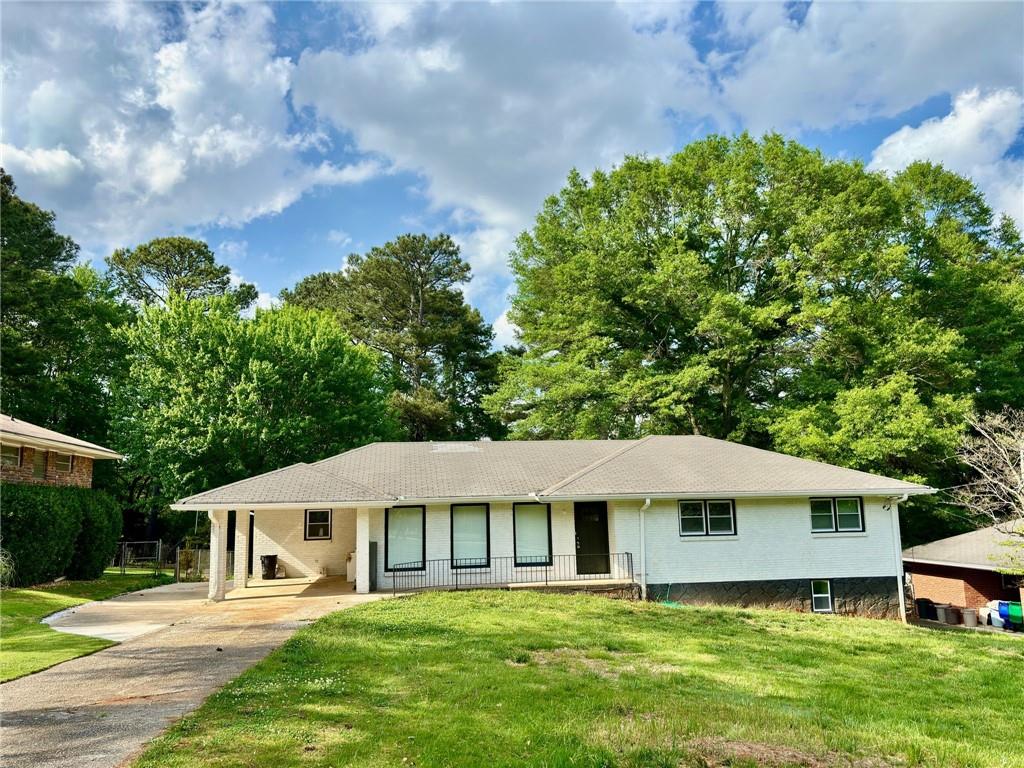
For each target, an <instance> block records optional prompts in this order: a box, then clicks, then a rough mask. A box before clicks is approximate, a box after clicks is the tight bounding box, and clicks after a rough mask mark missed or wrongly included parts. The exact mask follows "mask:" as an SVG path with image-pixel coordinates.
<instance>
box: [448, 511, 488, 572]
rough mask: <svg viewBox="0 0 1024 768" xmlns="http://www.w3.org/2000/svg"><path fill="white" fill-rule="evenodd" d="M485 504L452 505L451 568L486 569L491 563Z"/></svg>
mask: <svg viewBox="0 0 1024 768" xmlns="http://www.w3.org/2000/svg"><path fill="white" fill-rule="evenodd" d="M489 532H490V509H489V508H488V505H487V504H452V568H486V567H487V566H488V565H490V561H491V546H490V537H489Z"/></svg>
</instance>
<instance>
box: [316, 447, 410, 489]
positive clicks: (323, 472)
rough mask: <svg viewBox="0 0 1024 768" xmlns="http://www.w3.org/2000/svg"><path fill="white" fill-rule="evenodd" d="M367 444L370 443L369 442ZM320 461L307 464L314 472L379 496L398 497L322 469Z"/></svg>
mask: <svg viewBox="0 0 1024 768" xmlns="http://www.w3.org/2000/svg"><path fill="white" fill-rule="evenodd" d="M367 445H370V443H368V444H367ZM365 447H366V446H362V445H361V446H359V448H365ZM359 448H355V449H353V450H356V451H358V450H359ZM339 455H342V454H339ZM330 458H334V457H333V456H332V457H330ZM324 461H326V459H324ZM319 463H320V462H314V463H313V464H307V465H306V466H308V467H309V468H310V469H312V470H313V471H314V472H318V473H319V474H321V475H323V476H324V477H330V478H332V479H334V480H344V481H345V482H346V483H351V484H352V485H354V486H356V487H357V488H360V489H362V490H364V491H369V492H370V493H374V494H376V495H378V496H382V497H384V498H386V499H397V498H398V497H397V496H395V495H394V494H392V493H384V491H379V490H377V489H376V488H371V487H370V486H368V485H365V484H364V483H360V482H358V481H357V480H353V479H351V478H349V477H346V476H345V475H339V474H336V473H334V472H328V471H327V470H326V469H322V468H320V467H318V466H316V465H317V464H319Z"/></svg>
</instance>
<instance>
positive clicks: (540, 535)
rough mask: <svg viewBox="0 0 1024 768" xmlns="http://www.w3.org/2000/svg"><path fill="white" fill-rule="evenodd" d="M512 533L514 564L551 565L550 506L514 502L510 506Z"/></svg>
mask: <svg viewBox="0 0 1024 768" xmlns="http://www.w3.org/2000/svg"><path fill="white" fill-rule="evenodd" d="M512 535H513V538H514V539H515V552H516V565H517V566H524V565H551V506H550V505H549V504H515V505H513V507H512Z"/></svg>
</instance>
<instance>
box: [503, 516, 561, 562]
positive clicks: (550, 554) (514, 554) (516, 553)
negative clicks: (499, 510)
mask: <svg viewBox="0 0 1024 768" xmlns="http://www.w3.org/2000/svg"><path fill="white" fill-rule="evenodd" d="M537 506H540V507H544V508H545V509H546V510H547V513H548V559H547V560H546V561H544V562H534V563H521V562H519V547H518V544H517V541H516V509H517V508H518V507H537ZM512 562H513V565H514V567H516V568H550V567H551V566H552V564H553V563H554V562H555V553H554V547H553V545H552V541H551V504H550V503H549V502H546V501H517V502H514V503H513V504H512Z"/></svg>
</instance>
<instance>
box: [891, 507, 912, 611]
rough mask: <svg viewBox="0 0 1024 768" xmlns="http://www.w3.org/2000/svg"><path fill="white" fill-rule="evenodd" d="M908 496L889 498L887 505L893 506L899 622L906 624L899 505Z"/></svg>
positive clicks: (904, 576) (904, 577)
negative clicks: (898, 589)
mask: <svg viewBox="0 0 1024 768" xmlns="http://www.w3.org/2000/svg"><path fill="white" fill-rule="evenodd" d="M908 497H909V494H906V493H904V494H903V495H902V496H890V497H889V503H890V504H892V505H893V510H892V540H893V546H894V547H895V548H896V553H895V554H896V574H897V580H898V582H899V587H900V620H901V621H902V622H903V623H904V624H906V623H907V590H906V585H905V583H904V582H905V580H906V575H905V574H904V572H903V543H902V540H901V539H900V504H902V503H903V502H905V501H906V500H907V498H908Z"/></svg>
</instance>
